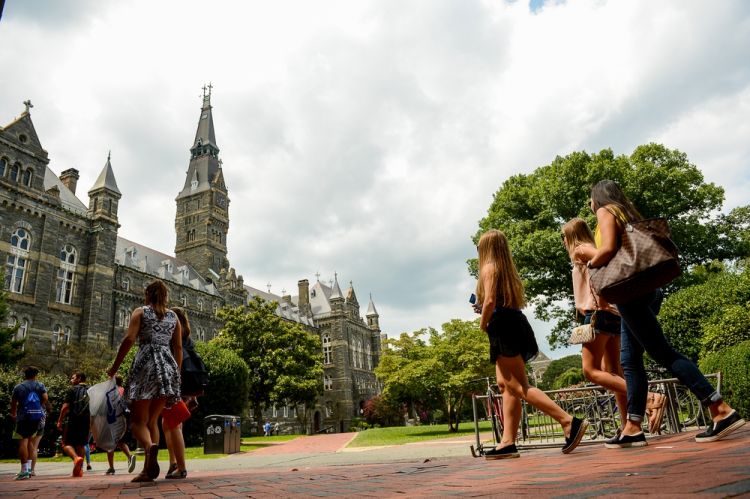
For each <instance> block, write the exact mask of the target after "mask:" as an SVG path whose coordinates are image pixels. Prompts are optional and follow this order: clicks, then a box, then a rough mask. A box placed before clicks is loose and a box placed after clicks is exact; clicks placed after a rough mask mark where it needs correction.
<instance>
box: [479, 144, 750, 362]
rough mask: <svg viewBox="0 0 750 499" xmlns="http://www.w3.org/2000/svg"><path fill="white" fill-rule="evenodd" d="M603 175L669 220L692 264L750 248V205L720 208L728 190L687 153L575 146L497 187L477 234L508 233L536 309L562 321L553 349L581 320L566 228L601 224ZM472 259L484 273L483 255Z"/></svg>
mask: <svg viewBox="0 0 750 499" xmlns="http://www.w3.org/2000/svg"><path fill="white" fill-rule="evenodd" d="M602 179H612V180H615V181H617V182H618V183H619V184H620V185H621V186H622V188H623V190H624V191H625V193H626V194H627V195H628V196H629V197H630V198H631V199H632V200H633V202H634V203H635V205H636V206H637V207H638V209H639V210H640V212H641V214H642V215H643V216H644V217H654V216H664V217H667V218H668V219H669V222H670V227H671V229H672V233H673V237H674V240H675V242H676V243H677V245H678V247H679V248H680V258H681V263H682V264H683V267H684V268H686V269H688V268H690V267H691V266H693V265H698V264H702V263H706V262H710V261H711V260H719V261H722V260H731V259H735V258H740V257H744V256H747V255H748V254H749V253H748V252H749V251H750V248H749V247H750V244H748V236H747V227H748V225H749V224H748V221H750V214H749V213H748V212H749V211H750V209H748V207H743V208H738V209H735V210H733V211H732V213H731V214H730V215H721V214H719V212H718V210H719V209H720V208H721V206H722V203H723V199H724V191H723V189H722V188H721V187H718V186H716V185H714V184H711V183H705V182H704V179H703V175H702V174H701V172H700V170H699V169H698V168H697V167H696V166H695V165H694V164H692V163H690V162H689V160H688V158H687V156H686V155H685V154H684V153H682V152H680V151H677V150H671V149H667V148H666V147H664V146H663V145H659V144H647V145H642V146H639V147H637V148H636V149H635V151H633V153H632V154H631V155H630V156H626V155H621V156H615V155H614V154H613V153H612V151H611V150H609V149H605V150H602V151H601V152H599V153H598V154H589V153H586V152H574V153H571V154H569V155H567V156H565V157H560V156H558V157H557V158H555V159H554V160H553V161H552V163H550V164H549V165H545V166H542V167H540V168H537V169H536V170H535V171H533V172H532V173H530V174H520V175H514V176H512V177H510V178H509V179H508V180H506V181H505V182H504V183H503V185H502V186H501V187H500V189H499V190H498V191H497V192H496V193H495V197H494V200H493V202H492V204H491V205H490V208H489V210H488V213H487V216H486V217H485V218H483V219H482V220H480V222H479V231H478V232H477V234H475V236H474V240H475V241H477V240H478V238H479V236H480V235H481V233H483V232H484V231H486V230H488V229H491V228H498V229H501V230H502V231H504V232H505V234H506V235H507V236H508V239H509V242H510V246H511V248H512V250H513V256H514V260H515V262H516V265H517V266H518V270H519V272H520V273H521V276H522V278H523V280H524V284H525V286H526V292H527V297H528V298H529V300H530V304H531V305H534V310H535V315H536V316H537V318H539V319H541V320H545V321H553V322H555V326H554V327H553V330H552V332H551V334H550V336H548V338H547V339H548V341H549V343H550V345H551V346H552V347H553V348H557V347H560V346H565V345H566V342H567V339H568V336H569V333H570V330H571V324H572V321H573V319H574V311H573V308H572V289H571V282H570V263H569V258H568V255H567V253H566V252H565V250H564V249H563V247H562V245H561V244H560V236H559V234H560V227H561V226H562V224H564V223H565V222H566V221H567V220H570V219H571V218H574V217H582V218H584V219H586V220H587V221H588V222H589V224H590V225H591V226H592V227H593V226H594V224H595V216H594V214H593V213H591V212H590V210H589V208H588V199H589V193H590V187H591V185H593V184H594V183H596V182H598V181H599V180H602ZM743 228H744V229H743ZM468 263H469V270H470V272H471V273H472V274H473V275H476V260H475V259H474V260H469V262H468ZM682 284H684V280H682V281H679V280H678V282H676V283H675V285H674V286H673V287H674V288H675V289H677V288H679V287H680V286H681V285H682ZM561 303H565V304H567V306H565V305H561Z"/></svg>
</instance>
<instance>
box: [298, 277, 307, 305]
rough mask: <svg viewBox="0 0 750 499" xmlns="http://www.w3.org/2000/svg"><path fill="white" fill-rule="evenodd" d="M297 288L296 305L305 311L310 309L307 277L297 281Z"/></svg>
mask: <svg viewBox="0 0 750 499" xmlns="http://www.w3.org/2000/svg"><path fill="white" fill-rule="evenodd" d="M297 289H298V293H299V299H298V301H297V306H298V307H299V309H300V311H305V312H307V311H309V310H310V283H309V282H307V279H302V280H301V281H297Z"/></svg>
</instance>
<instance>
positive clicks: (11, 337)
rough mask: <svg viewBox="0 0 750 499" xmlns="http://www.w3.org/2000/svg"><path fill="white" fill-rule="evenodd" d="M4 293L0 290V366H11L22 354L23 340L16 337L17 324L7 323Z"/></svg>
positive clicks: (6, 305)
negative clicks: (9, 324)
mask: <svg viewBox="0 0 750 499" xmlns="http://www.w3.org/2000/svg"><path fill="white" fill-rule="evenodd" d="M5 300H6V294H5V292H4V291H0V367H13V366H15V365H16V363H17V362H18V361H19V360H21V359H22V358H23V356H24V353H23V344H24V340H19V339H17V338H16V332H17V331H18V324H15V325H13V326H6V324H8V304H7V303H6V301H5Z"/></svg>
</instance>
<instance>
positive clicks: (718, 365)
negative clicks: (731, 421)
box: [700, 341, 750, 418]
mask: <svg viewBox="0 0 750 499" xmlns="http://www.w3.org/2000/svg"><path fill="white" fill-rule="evenodd" d="M700 368H701V370H702V371H703V372H705V373H713V372H721V374H722V378H721V394H722V395H723V396H724V400H726V402H727V403H728V404H729V405H731V406H732V407H733V408H735V409H736V410H737V412H739V413H740V414H741V415H742V416H743V417H744V418H748V417H750V341H744V342H742V343H740V344H739V345H735V346H733V347H729V348H725V349H724V350H721V351H720V352H715V353H712V354H709V355H707V356H706V357H705V358H704V359H702V360H701V361H700Z"/></svg>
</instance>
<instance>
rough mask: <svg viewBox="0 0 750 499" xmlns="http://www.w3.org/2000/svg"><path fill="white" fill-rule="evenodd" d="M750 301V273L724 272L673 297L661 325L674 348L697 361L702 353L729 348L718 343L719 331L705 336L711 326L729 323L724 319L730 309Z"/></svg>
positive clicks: (670, 297)
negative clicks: (704, 349) (709, 336)
mask: <svg viewBox="0 0 750 499" xmlns="http://www.w3.org/2000/svg"><path fill="white" fill-rule="evenodd" d="M748 301H750V270H747V269H746V270H744V271H743V272H742V273H739V274H738V273H734V272H727V271H725V272H720V273H717V274H715V275H712V276H710V277H709V278H708V280H707V281H706V282H704V283H702V284H698V285H695V286H690V287H688V288H684V289H681V290H680V291H678V292H676V293H674V294H672V295H670V296H669V297H668V298H667V300H665V302H664V305H663V306H662V309H661V313H660V314H659V322H660V323H661V325H662V328H663V329H664V334H665V335H666V337H667V339H668V340H669V342H670V343H671V344H672V346H674V347H675V349H677V351H679V352H680V353H682V354H684V355H685V356H687V357H689V358H691V359H693V360H697V359H698V358H699V357H700V354H701V350H702V349H703V348H706V351H712V350H713V351H715V349H716V347H718V348H721V346H722V345H723V346H728V345H729V344H730V342H728V341H717V340H718V338H717V334H716V329H714V330H713V332H712V333H711V338H705V339H704V337H705V336H706V335H707V334H708V331H707V330H706V328H707V327H709V328H710V325H712V324H713V325H717V324H726V322H725V321H722V316H723V315H724V314H725V311H726V310H727V308H729V307H732V306H735V305H740V306H746V304H747V303H748Z"/></svg>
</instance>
